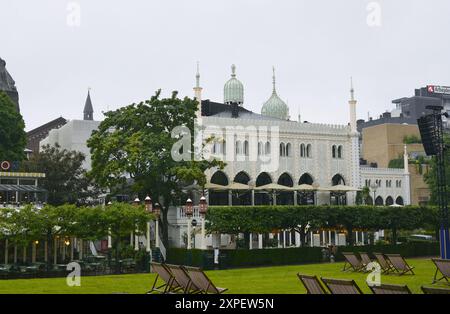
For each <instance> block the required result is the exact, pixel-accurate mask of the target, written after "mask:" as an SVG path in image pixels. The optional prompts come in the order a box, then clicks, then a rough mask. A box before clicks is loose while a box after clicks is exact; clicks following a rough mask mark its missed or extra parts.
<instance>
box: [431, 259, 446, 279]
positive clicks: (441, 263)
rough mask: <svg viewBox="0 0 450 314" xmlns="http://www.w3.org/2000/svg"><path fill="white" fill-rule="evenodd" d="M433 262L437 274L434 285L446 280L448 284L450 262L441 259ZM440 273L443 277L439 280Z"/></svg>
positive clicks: (435, 274)
mask: <svg viewBox="0 0 450 314" xmlns="http://www.w3.org/2000/svg"><path fill="white" fill-rule="evenodd" d="M431 260H432V261H433V263H434V264H435V265H436V272H435V273H434V279H433V283H436V282H438V281H441V280H442V279H445V281H447V283H448V282H449V281H448V279H449V278H450V260H446V259H440V258H432V259H431ZM439 272H440V273H441V274H442V277H441V278H439V279H438V278H437V277H438V273H439Z"/></svg>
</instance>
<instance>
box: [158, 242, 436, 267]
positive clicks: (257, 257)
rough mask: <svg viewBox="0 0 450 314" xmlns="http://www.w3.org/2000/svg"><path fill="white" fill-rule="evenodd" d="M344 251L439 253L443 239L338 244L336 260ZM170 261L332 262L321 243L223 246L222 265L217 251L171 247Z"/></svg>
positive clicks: (190, 263) (239, 263)
mask: <svg viewBox="0 0 450 314" xmlns="http://www.w3.org/2000/svg"><path fill="white" fill-rule="evenodd" d="M342 252H367V253H369V254H372V253H373V252H380V253H387V254H389V253H398V254H401V255H402V256H403V257H407V258H411V257H424V256H437V255H439V243H426V242H410V243H404V244H399V245H368V246H352V247H350V246H344V247H338V252H337V254H336V255H337V256H336V261H342V260H343V256H342ZM167 253H168V255H167V261H166V262H167V263H169V264H177V265H186V266H194V267H201V268H203V269H214V268H219V269H226V268H241V267H257V266H276V265H300V264H314V263H322V262H328V261H329V259H328V257H325V258H324V252H323V248H321V247H314V248H312V247H301V248H286V249H255V250H220V253H219V265H218V266H217V265H214V251H212V250H207V251H202V250H186V249H179V248H172V249H169V250H168V252H167Z"/></svg>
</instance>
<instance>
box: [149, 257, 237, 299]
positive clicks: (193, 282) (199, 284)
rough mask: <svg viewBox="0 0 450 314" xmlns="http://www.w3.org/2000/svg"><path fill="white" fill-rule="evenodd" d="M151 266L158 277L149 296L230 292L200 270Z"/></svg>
mask: <svg viewBox="0 0 450 314" xmlns="http://www.w3.org/2000/svg"><path fill="white" fill-rule="evenodd" d="M151 266H152V270H153V271H154V272H155V273H156V274H157V276H156V278H155V281H154V283H153V286H152V289H151V290H150V291H149V292H148V294H150V293H183V294H222V293H224V292H225V291H227V290H228V289H226V288H220V287H217V286H216V285H214V283H213V282H212V281H211V280H210V279H209V277H208V276H207V275H206V274H205V273H204V272H203V271H202V270H201V269H200V268H196V267H188V266H182V265H170V264H161V263H151ZM158 282H159V283H158ZM161 283H162V284H161ZM159 284H161V285H159Z"/></svg>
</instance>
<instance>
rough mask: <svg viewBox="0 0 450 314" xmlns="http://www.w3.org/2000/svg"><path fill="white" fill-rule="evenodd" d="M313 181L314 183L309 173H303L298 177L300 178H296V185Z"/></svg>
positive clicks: (309, 183) (310, 183)
mask: <svg viewBox="0 0 450 314" xmlns="http://www.w3.org/2000/svg"><path fill="white" fill-rule="evenodd" d="M313 183H314V180H313V178H312V177H311V175H310V174H309V173H305V174H303V175H302V176H301V177H300V180H298V185H302V184H308V185H312V184H313Z"/></svg>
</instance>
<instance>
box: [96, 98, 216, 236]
mask: <svg viewBox="0 0 450 314" xmlns="http://www.w3.org/2000/svg"><path fill="white" fill-rule="evenodd" d="M160 95H161V91H158V92H156V94H155V95H154V96H153V97H152V98H151V99H149V100H146V101H143V102H140V103H138V104H131V105H129V106H126V107H123V108H120V109H118V110H116V111H111V112H107V113H106V114H105V116H106V118H105V120H104V121H103V122H102V123H101V124H100V126H99V128H98V130H97V131H94V132H93V134H92V136H91V138H90V139H89V141H88V146H89V147H90V149H91V154H92V171H91V172H90V175H91V176H92V177H93V178H95V180H96V182H98V183H99V184H100V185H101V186H104V187H108V188H110V189H111V190H117V187H118V186H124V185H126V184H131V186H132V190H133V192H134V193H135V194H137V195H139V196H140V198H141V199H142V198H144V197H145V196H146V195H147V194H150V195H151V197H152V199H153V201H154V202H159V203H160V204H161V206H162V221H163V224H162V230H163V239H164V241H165V242H166V243H167V242H168V233H167V225H168V222H167V211H168V207H169V206H170V205H172V204H180V202H181V203H182V204H184V202H185V200H186V199H184V200H182V189H181V188H182V187H183V185H187V184H186V183H187V182H188V183H193V182H196V183H197V184H198V185H200V186H203V185H204V184H205V183H206V177H205V174H204V172H205V170H207V169H209V168H211V167H216V166H217V167H222V166H223V164H222V163H221V162H219V161H216V160H210V161H207V160H203V161H196V160H195V159H194V158H193V157H194V155H193V154H194V149H193V144H194V141H193V136H194V119H195V117H196V110H197V107H198V102H197V101H196V100H193V99H189V98H184V99H179V98H177V93H176V92H173V93H172V97H170V98H160ZM177 127H185V128H187V129H188V130H189V132H190V135H191V143H190V146H189V151H188V152H187V153H189V155H190V156H191V160H184V161H176V160H174V158H172V150H173V147H174V144H175V143H177V142H178V141H179V140H180V138H179V137H175V138H173V137H172V131H173V130H175V129H176V128H177ZM184 153H186V152H184Z"/></svg>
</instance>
